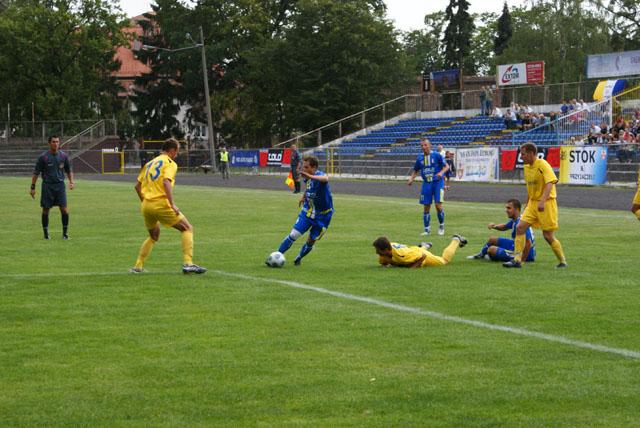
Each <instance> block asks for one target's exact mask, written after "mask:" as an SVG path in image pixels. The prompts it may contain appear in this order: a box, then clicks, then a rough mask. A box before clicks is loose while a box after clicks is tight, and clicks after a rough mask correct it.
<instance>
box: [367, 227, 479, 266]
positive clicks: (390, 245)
mask: <svg viewBox="0 0 640 428" xmlns="http://www.w3.org/2000/svg"><path fill="white" fill-rule="evenodd" d="M465 245H467V240H466V239H465V238H464V237H463V236H460V235H453V238H452V239H451V243H450V244H449V245H448V246H447V248H445V250H444V252H443V253H442V257H440V256H436V255H434V254H432V253H430V252H429V251H428V250H429V249H430V248H431V243H430V242H427V243H423V244H420V246H419V247H416V246H409V245H403V244H398V243H396V242H391V241H389V239H388V238H387V237H386V236H381V237H379V238H378V239H376V240H375V241H373V246H374V247H375V249H376V254H377V255H378V256H379V257H378V263H380V264H381V265H382V266H400V267H408V268H419V267H434V266H444V265H446V264H449V262H450V261H451V260H452V259H453V256H454V255H455V253H456V251H457V250H458V248H462V247H464V246H465Z"/></svg>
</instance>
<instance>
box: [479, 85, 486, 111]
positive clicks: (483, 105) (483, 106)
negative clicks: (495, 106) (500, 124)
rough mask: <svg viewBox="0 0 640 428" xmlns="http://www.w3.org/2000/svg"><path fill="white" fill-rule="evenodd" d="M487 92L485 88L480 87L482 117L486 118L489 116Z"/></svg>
mask: <svg viewBox="0 0 640 428" xmlns="http://www.w3.org/2000/svg"><path fill="white" fill-rule="evenodd" d="M486 109H487V92H486V91H485V87H484V86H481V87H480V115H481V116H484V115H486V114H487V110H486Z"/></svg>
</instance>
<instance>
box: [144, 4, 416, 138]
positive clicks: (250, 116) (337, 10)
mask: <svg viewBox="0 0 640 428" xmlns="http://www.w3.org/2000/svg"><path fill="white" fill-rule="evenodd" d="M155 10H156V15H155V21H156V23H157V27H156V30H157V29H160V30H159V31H155V32H153V31H150V32H149V35H148V36H147V37H145V38H143V42H144V43H146V44H149V45H154V46H160V47H165V48H169V49H175V48H179V47H183V46H185V45H189V44H190V43H192V42H189V41H188V39H186V38H185V32H186V31H194V28H198V26H202V27H203V29H204V36H205V44H206V46H207V60H208V61H209V63H208V64H207V68H208V70H209V79H210V82H212V84H211V90H212V94H211V101H212V110H213V114H214V122H215V124H214V126H215V128H216V129H217V130H218V131H220V132H222V133H223V134H224V138H225V140H227V141H228V142H230V143H231V144H234V145H238V146H245V145H251V146H254V145H266V144H270V143H272V142H273V141H274V140H282V139H284V138H287V137H289V136H290V135H292V134H293V133H294V132H300V131H307V130H311V129H313V128H316V127H319V126H322V125H324V124H326V123H328V122H332V121H334V120H336V119H339V118H341V117H344V116H347V115H349V114H352V113H354V112H357V111H360V110H362V109H363V108H366V107H368V106H370V105H372V104H375V103H378V102H380V101H382V100H384V99H386V98H387V97H389V96H390V94H395V93H396V92H395V91H397V90H398V88H399V87H401V86H402V85H403V84H404V83H405V82H406V81H407V75H406V73H405V72H404V70H405V68H404V65H403V62H402V56H401V47H400V44H399V42H398V41H397V39H396V33H395V31H394V29H393V27H392V25H391V24H390V23H389V22H388V21H387V20H386V19H385V8H384V3H383V2H382V1H380V0H345V1H340V2H337V1H333V0H296V1H293V0H242V1H237V2H228V1H224V0H202V1H199V2H197V3H196V5H195V7H194V8H193V9H189V8H186V7H185V6H184V5H183V3H182V2H180V1H178V0H158V4H157V7H156V9H155ZM141 59H143V60H149V61H150V66H151V68H152V73H151V74H150V75H149V76H145V77H143V78H141V79H139V81H138V82H139V84H140V85H142V87H143V90H142V91H141V92H140V93H139V96H138V97H137V98H136V104H137V105H139V109H138V113H137V114H138V118H139V120H141V124H142V125H144V127H143V132H145V133H154V132H155V133H159V134H162V135H161V136H164V134H170V133H174V132H176V131H175V129H176V127H177V125H178V124H177V122H175V119H173V116H175V114H174V113H175V111H176V110H177V109H178V108H179V107H180V106H184V107H186V117H187V121H188V122H189V123H195V122H201V123H202V122H204V117H205V115H204V113H205V111H204V108H203V106H204V104H203V93H202V83H201V82H202V76H201V74H200V70H201V68H200V67H201V66H200V56H199V52H198V51H197V50H196V51H195V52H194V51H182V52H179V53H175V54H174V53H172V54H170V55H169V56H168V55H166V54H162V53H160V52H146V53H141ZM163 78H164V79H163ZM163 80H164V82H165V83H162V81H163ZM403 89H404V87H403Z"/></svg>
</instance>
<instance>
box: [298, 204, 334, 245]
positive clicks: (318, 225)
mask: <svg viewBox="0 0 640 428" xmlns="http://www.w3.org/2000/svg"><path fill="white" fill-rule="evenodd" d="M332 214H333V212H330V213H328V214H318V215H316V217H315V218H311V217H307V213H306V212H304V211H303V212H300V215H299V216H298V219H297V220H296V223H295V224H294V225H293V228H294V229H295V230H297V231H298V232H300V234H301V235H304V233H305V232H306V231H307V230H309V229H311V231H310V232H309V237H310V238H311V239H313V240H314V241H317V240H318V239H320V238H322V235H324V232H326V231H327V229H328V228H329V223H331V215H332Z"/></svg>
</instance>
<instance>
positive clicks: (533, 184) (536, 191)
mask: <svg viewBox="0 0 640 428" xmlns="http://www.w3.org/2000/svg"><path fill="white" fill-rule="evenodd" d="M524 181H525V183H527V193H528V195H529V200H530V201H539V200H540V199H541V198H542V193H544V186H545V185H546V184H547V183H553V187H552V188H551V193H549V199H555V198H556V186H555V184H556V183H557V182H558V177H556V174H555V173H554V172H553V168H551V165H549V162H547V161H546V160H544V159H536V160H535V161H534V162H533V163H532V164H531V165H527V164H525V165H524Z"/></svg>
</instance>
